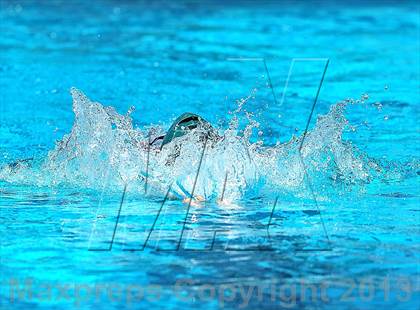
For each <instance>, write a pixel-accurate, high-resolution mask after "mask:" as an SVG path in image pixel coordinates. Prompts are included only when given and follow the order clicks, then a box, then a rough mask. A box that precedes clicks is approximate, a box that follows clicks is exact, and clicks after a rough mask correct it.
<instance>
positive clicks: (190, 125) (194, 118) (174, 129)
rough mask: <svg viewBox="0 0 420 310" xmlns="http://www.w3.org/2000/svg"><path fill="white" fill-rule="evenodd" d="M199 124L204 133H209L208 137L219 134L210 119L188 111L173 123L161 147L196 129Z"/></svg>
mask: <svg viewBox="0 0 420 310" xmlns="http://www.w3.org/2000/svg"><path fill="white" fill-rule="evenodd" d="M198 126H200V127H201V128H203V129H204V134H205V135H207V137H208V138H211V137H212V136H217V134H216V132H215V130H214V129H213V127H212V126H211V125H210V123H209V122H208V121H206V120H205V119H203V118H202V117H201V116H199V115H197V114H194V113H189V112H186V113H183V114H182V115H181V116H179V117H178V118H177V119H176V120H175V121H174V122H173V123H172V125H171V127H170V128H169V129H168V131H167V132H166V135H165V136H164V138H163V141H162V145H161V147H163V146H164V145H165V144H168V143H169V142H171V141H172V140H173V139H175V138H178V137H182V136H184V135H185V134H187V133H188V131H190V130H192V129H195V128H197V127H198Z"/></svg>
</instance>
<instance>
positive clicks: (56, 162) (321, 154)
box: [0, 88, 383, 200]
mask: <svg viewBox="0 0 420 310" xmlns="http://www.w3.org/2000/svg"><path fill="white" fill-rule="evenodd" d="M71 95H72V97H73V111H74V114H75V120H74V124H73V127H72V130H71V132H70V133H69V134H67V135H65V136H64V137H63V138H62V140H60V141H58V142H57V144H56V146H55V148H54V149H53V150H51V151H50V152H49V153H48V155H47V156H46V157H45V158H43V159H39V160H31V161H18V162H16V163H14V164H12V165H7V166H6V167H3V168H2V169H1V171H0V180H4V181H8V182H14V183H24V184H32V185H39V186H57V185H65V186H68V185H70V186H77V187H83V188H95V189H98V188H99V189H102V188H107V189H109V190H116V191H120V190H121V188H123V186H124V184H129V188H130V190H131V191H136V192H139V193H142V192H144V183H145V182H146V179H147V182H148V188H149V189H150V190H149V194H151V195H164V193H165V192H166V191H167V189H168V187H169V186H172V191H171V195H172V196H175V197H179V198H185V197H188V196H189V195H190V193H191V190H192V188H193V184H194V180H195V177H196V175H197V168H198V164H199V161H200V157H201V153H202V149H203V146H204V145H203V143H202V141H200V139H199V135H197V131H199V130H200V128H197V129H194V130H191V131H190V132H189V133H188V134H186V135H185V136H182V137H180V138H177V139H175V140H174V141H172V142H171V143H169V144H167V145H165V147H164V148H163V149H162V150H160V149H157V148H153V147H152V148H151V147H149V133H150V130H145V129H143V130H142V129H135V128H133V124H132V119H131V116H130V114H131V112H132V110H133V109H130V110H129V111H128V113H127V114H126V115H120V114H118V113H117V112H116V111H115V109H114V108H112V107H104V106H102V105H101V104H100V103H97V102H92V101H91V100H89V99H88V98H87V97H86V96H85V95H84V94H83V93H82V92H81V91H79V90H77V89H76V88H72V89H71ZM245 102H246V100H244V101H243V102H240V104H239V106H238V109H237V110H235V111H233V112H232V113H233V118H232V120H231V122H230V125H229V127H228V128H227V129H222V128H219V129H218V131H219V135H220V136H221V137H222V139H220V140H218V141H209V143H207V145H206V149H205V152H204V154H205V155H204V158H203V162H202V165H201V169H200V172H199V177H198V180H197V184H196V187H195V194H196V195H201V196H203V197H205V198H206V199H217V197H220V196H221V193H222V191H223V192H224V193H223V195H224V197H226V199H229V200H234V199H238V198H240V197H242V196H244V195H246V193H248V192H253V193H254V194H255V193H259V194H261V193H267V192H280V191H283V192H285V191H286V192H292V193H295V194H302V189H304V188H305V180H304V178H305V169H306V171H307V177H309V178H310V179H311V182H313V183H314V184H315V185H316V186H317V188H325V187H331V186H334V185H337V184H339V185H340V186H342V185H346V186H347V185H351V184H364V183H369V182H371V181H372V179H373V178H375V176H377V175H378V174H380V173H381V172H382V170H383V168H382V167H381V165H380V164H378V163H377V162H376V161H375V160H372V159H370V158H369V157H368V156H367V155H366V154H364V153H363V152H361V151H360V150H358V149H357V148H356V147H355V146H354V145H352V144H351V143H350V142H348V141H344V140H343V132H344V131H345V130H346V128H348V127H349V124H348V121H347V120H346V118H345V116H344V112H345V109H346V107H347V106H348V105H349V104H352V103H354V101H352V100H346V101H343V102H339V103H337V104H335V105H332V106H331V107H330V110H329V112H328V113H327V114H326V115H322V116H319V117H318V119H317V122H316V125H315V127H314V129H313V130H311V131H308V133H307V134H306V137H305V138H304V142H303V144H302V148H301V156H300V155H299V148H300V145H301V143H302V139H303V136H300V137H292V138H291V140H290V141H289V142H287V143H284V144H276V145H275V146H264V145H263V144H262V142H260V141H257V142H255V143H252V142H250V141H251V140H250V137H251V134H252V130H253V129H254V128H257V127H259V124H258V122H256V121H255V120H254V119H253V118H252V114H249V113H248V114H246V116H247V120H248V124H247V126H246V128H245V130H243V132H242V133H241V131H240V130H239V128H238V127H239V125H238V123H239V122H238V114H239V113H241V109H242V106H243V104H244V103H245ZM162 130H163V129H162V128H161V127H153V128H152V131H153V132H161V131H162ZM302 163H303V165H302ZM225 180H226V184H224V183H225Z"/></svg>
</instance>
